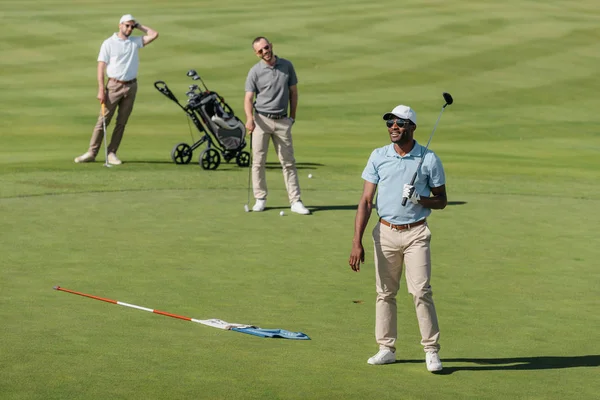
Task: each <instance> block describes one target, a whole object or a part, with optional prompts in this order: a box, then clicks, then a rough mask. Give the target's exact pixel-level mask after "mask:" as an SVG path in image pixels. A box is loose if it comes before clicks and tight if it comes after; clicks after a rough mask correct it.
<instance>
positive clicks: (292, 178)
mask: <svg viewBox="0 0 600 400" xmlns="http://www.w3.org/2000/svg"><path fill="white" fill-rule="evenodd" d="M254 122H255V124H256V127H255V128H254V132H252V188H253V189H254V198H256V199H266V198H267V193H268V191H267V180H266V171H265V165H266V161H267V151H268V149H269V141H270V139H273V145H274V146H275V151H276V152H277V157H279V162H280V163H281V167H282V169H283V179H284V181H285V187H286V189H287V192H288V198H289V200H290V204H292V203H295V202H296V201H298V200H300V185H299V184H298V170H297V169H296V159H295V158H294V146H293V143H292V121H291V120H290V119H289V118H281V119H271V118H267V117H265V116H264V115H260V114H258V113H254Z"/></svg>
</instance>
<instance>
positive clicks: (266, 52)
mask: <svg viewBox="0 0 600 400" xmlns="http://www.w3.org/2000/svg"><path fill="white" fill-rule="evenodd" d="M252 47H253V48H254V53H255V54H256V56H257V57H258V58H260V59H261V60H263V61H264V62H266V63H267V64H272V63H273V62H274V61H275V57H274V56H273V45H272V44H271V43H269V42H268V41H267V40H266V39H260V40H259V41H257V42H256V43H254V44H253V45H252Z"/></svg>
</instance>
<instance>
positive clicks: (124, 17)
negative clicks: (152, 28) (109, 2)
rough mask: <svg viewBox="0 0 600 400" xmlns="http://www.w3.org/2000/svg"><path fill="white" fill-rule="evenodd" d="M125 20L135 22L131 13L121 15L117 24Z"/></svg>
mask: <svg viewBox="0 0 600 400" xmlns="http://www.w3.org/2000/svg"><path fill="white" fill-rule="evenodd" d="M127 21H133V22H137V21H136V20H135V18H133V15H131V14H125V15H123V16H122V17H121V19H120V20H119V24H122V23H123V22H127Z"/></svg>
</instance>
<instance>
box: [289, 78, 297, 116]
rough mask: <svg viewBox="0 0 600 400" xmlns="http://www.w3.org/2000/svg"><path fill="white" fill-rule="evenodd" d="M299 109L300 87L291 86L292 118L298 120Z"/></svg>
mask: <svg viewBox="0 0 600 400" xmlns="http://www.w3.org/2000/svg"><path fill="white" fill-rule="evenodd" d="M297 107H298V86H296V85H293V86H290V118H292V119H294V120H295V119H296V108H297Z"/></svg>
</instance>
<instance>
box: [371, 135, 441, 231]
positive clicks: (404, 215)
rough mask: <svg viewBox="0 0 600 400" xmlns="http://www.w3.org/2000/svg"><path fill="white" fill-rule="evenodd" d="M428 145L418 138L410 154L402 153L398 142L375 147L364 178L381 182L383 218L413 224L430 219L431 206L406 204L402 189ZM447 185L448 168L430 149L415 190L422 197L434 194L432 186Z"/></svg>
mask: <svg viewBox="0 0 600 400" xmlns="http://www.w3.org/2000/svg"><path fill="white" fill-rule="evenodd" d="M424 151H425V147H423V146H421V145H420V144H419V143H417V141H416V140H415V145H414V146H413V149H412V150H411V151H410V153H408V154H406V155H404V157H403V156H401V155H400V154H398V153H396V151H395V150H394V144H393V143H391V144H389V145H387V146H384V147H380V148H378V149H375V150H373V152H372V153H371V156H370V157H369V161H368V162H367V166H366V167H365V169H364V171H363V173H362V178H363V179H364V180H366V181H368V182H371V183H374V184H376V185H377V213H378V214H379V217H380V218H383V219H385V220H386V221H388V222H389V223H392V224H394V225H402V224H410V223H413V222H417V221H420V220H422V219H424V218H427V217H428V216H429V214H431V209H430V208H426V207H423V206H422V205H420V204H413V203H412V202H410V201H407V202H406V206H404V207H403V206H402V190H403V189H404V184H405V183H410V181H411V179H412V177H413V174H414V173H415V170H416V169H417V165H418V164H419V162H420V161H421V157H422V154H423V152H424ZM445 184H446V174H445V173H444V167H443V166H442V162H441V160H440V159H439V157H438V156H436V155H435V153H434V152H433V151H431V150H427V154H425V159H424V160H423V164H422V165H421V168H420V169H419V172H418V174H417V179H416V181H415V190H416V191H417V193H419V195H421V196H430V195H431V188H435V187H439V186H442V185H445Z"/></svg>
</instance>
